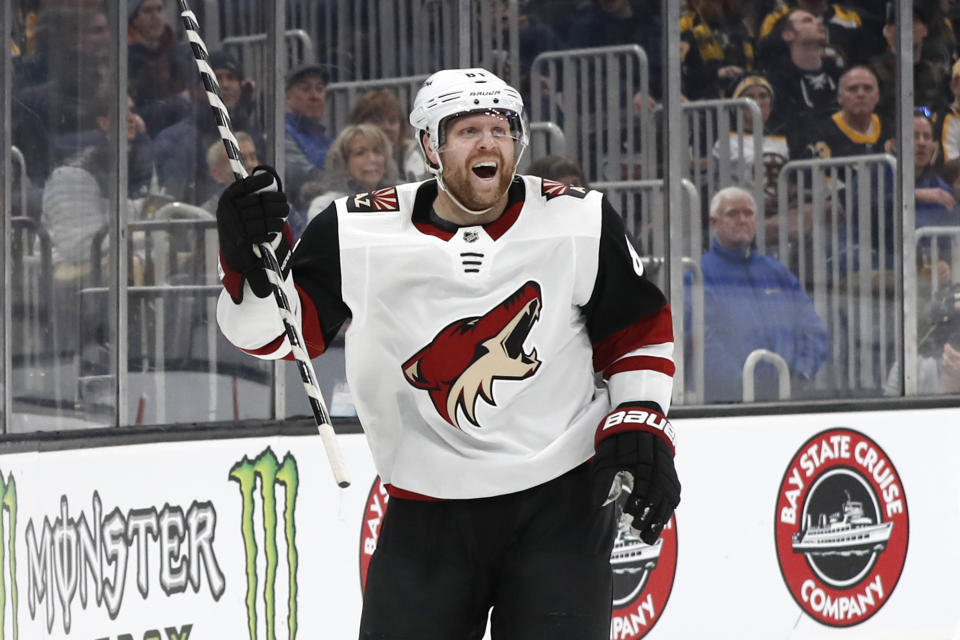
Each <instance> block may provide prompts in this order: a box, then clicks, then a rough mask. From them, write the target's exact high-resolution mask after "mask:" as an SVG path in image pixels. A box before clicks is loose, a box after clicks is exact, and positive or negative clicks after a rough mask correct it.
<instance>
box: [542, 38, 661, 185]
mask: <svg viewBox="0 0 960 640" xmlns="http://www.w3.org/2000/svg"><path fill="white" fill-rule="evenodd" d="M530 76H531V78H532V79H533V80H532V81H531V83H530V85H531V100H530V120H531V121H534V122H553V123H556V124H557V126H559V127H560V128H561V129H562V130H563V133H564V135H565V137H566V140H567V143H568V147H567V154H568V155H569V156H570V157H571V158H572V159H574V160H576V161H577V162H578V163H579V164H580V166H581V167H582V168H583V171H584V175H585V176H586V178H587V180H588V181H589V182H591V183H593V182H597V181H611V180H631V179H648V178H656V177H657V171H656V167H655V164H656V158H657V155H656V137H655V136H654V134H653V133H654V129H653V126H652V125H651V124H650V123H651V116H652V113H653V110H652V108H651V106H650V104H649V101H648V100H647V99H646V98H647V97H648V96H649V95H650V71H649V69H648V66H647V54H646V53H645V52H644V50H643V48H642V47H640V46H639V45H621V46H613V47H596V48H590V49H571V50H568V51H551V52H547V53H541V54H540V55H538V56H537V57H536V58H535V59H534V60H533V64H532V65H531V69H530ZM544 85H546V88H545V86H544ZM635 96H640V98H638V99H637V100H636V102H637V104H638V106H637V107H634V99H635ZM533 152H534V154H533V155H542V154H543V150H542V149H540V148H538V147H536V146H535V147H534V149H533Z"/></svg>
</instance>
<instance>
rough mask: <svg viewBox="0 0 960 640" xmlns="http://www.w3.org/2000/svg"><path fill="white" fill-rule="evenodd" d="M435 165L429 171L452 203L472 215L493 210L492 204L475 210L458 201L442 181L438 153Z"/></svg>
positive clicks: (479, 214) (441, 164)
mask: <svg viewBox="0 0 960 640" xmlns="http://www.w3.org/2000/svg"><path fill="white" fill-rule="evenodd" d="M437 166H438V167H439V168H438V169H437V170H433V169H432V168H431V171H430V172H431V173H432V174H433V175H434V176H436V178H437V184H438V185H440V188H441V189H443V192H444V193H446V194H447V197H449V198H450V199H451V200H453V203H454V204H455V205H457V206H458V207H460V209H462V210H463V211H466V212H467V213H469V214H470V215H472V216H482V215H483V214H485V213H487V212H488V211H491V210H493V205H491V206H489V207H487V208H486V209H480V210H477V209H471V208H470V207H468V206H467V205H465V204H463V203H462V202H460V200H459V198H457V196H455V195H453V192H452V191H450V189H448V188H447V183H446V182H444V181H443V161H442V160H441V159H440V154H437Z"/></svg>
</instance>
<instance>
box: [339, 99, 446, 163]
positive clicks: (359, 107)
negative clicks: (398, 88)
mask: <svg viewBox="0 0 960 640" xmlns="http://www.w3.org/2000/svg"><path fill="white" fill-rule="evenodd" d="M364 123H365V124H372V125H376V126H377V127H379V128H380V130H381V131H383V132H384V133H385V134H387V138H389V139H390V143H391V144H392V145H393V159H394V161H395V162H396V164H397V168H398V170H399V171H400V176H401V177H402V178H403V179H404V181H406V182H416V181H417V180H423V179H425V178H427V177H429V172H428V171H427V165H426V163H425V162H424V160H423V156H421V155H420V150H419V148H418V146H417V143H416V141H414V139H413V135H412V131H411V129H410V127H409V126H408V125H407V116H406V113H405V112H404V109H403V107H402V106H401V105H400V100H399V99H398V98H397V96H396V94H395V93H393V92H392V91H388V90H387V89H374V90H373V91H367V92H366V93H362V94H360V95H359V96H357V97H356V99H354V101H353V106H352V107H351V109H350V124H364Z"/></svg>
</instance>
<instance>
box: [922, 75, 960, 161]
mask: <svg viewBox="0 0 960 640" xmlns="http://www.w3.org/2000/svg"><path fill="white" fill-rule="evenodd" d="M950 93H951V94H953V100H952V101H951V102H950V104H949V105H947V107H946V108H945V109H944V110H943V112H942V113H940V114H938V117H937V118H936V119H935V120H934V122H935V125H936V128H935V131H936V137H937V139H938V140H939V142H940V157H941V158H942V159H943V161H944V162H949V161H951V160H955V159H957V158H960V61H958V62H957V63H955V64H954V65H953V68H952V70H951V72H950ZM921 106H922V105H921Z"/></svg>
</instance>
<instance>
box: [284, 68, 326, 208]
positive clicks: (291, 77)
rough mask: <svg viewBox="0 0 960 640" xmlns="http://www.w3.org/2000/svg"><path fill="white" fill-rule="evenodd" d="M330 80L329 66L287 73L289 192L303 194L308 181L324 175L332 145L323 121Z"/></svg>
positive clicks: (286, 119) (287, 176) (285, 126)
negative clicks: (302, 188)
mask: <svg viewBox="0 0 960 640" xmlns="http://www.w3.org/2000/svg"><path fill="white" fill-rule="evenodd" d="M328 79H329V76H328V75H327V71H326V69H325V68H324V67H322V66H321V65H318V64H306V65H303V66H301V67H298V68H296V69H294V70H293V71H291V72H290V73H289V74H288V75H287V79H286V101H287V113H286V116H285V117H284V130H285V132H286V143H285V145H284V159H285V161H286V180H285V184H286V186H287V192H288V193H300V187H301V186H303V184H304V183H305V182H307V181H309V180H319V179H321V178H322V177H323V165H324V163H325V162H326V159H327V151H328V150H329V149H330V145H331V144H333V138H332V137H331V136H330V134H329V132H328V131H327V129H326V127H325V126H324V125H323V123H322V122H321V118H323V114H324V112H325V111H326V110H327V83H328ZM298 204H299V203H298Z"/></svg>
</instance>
